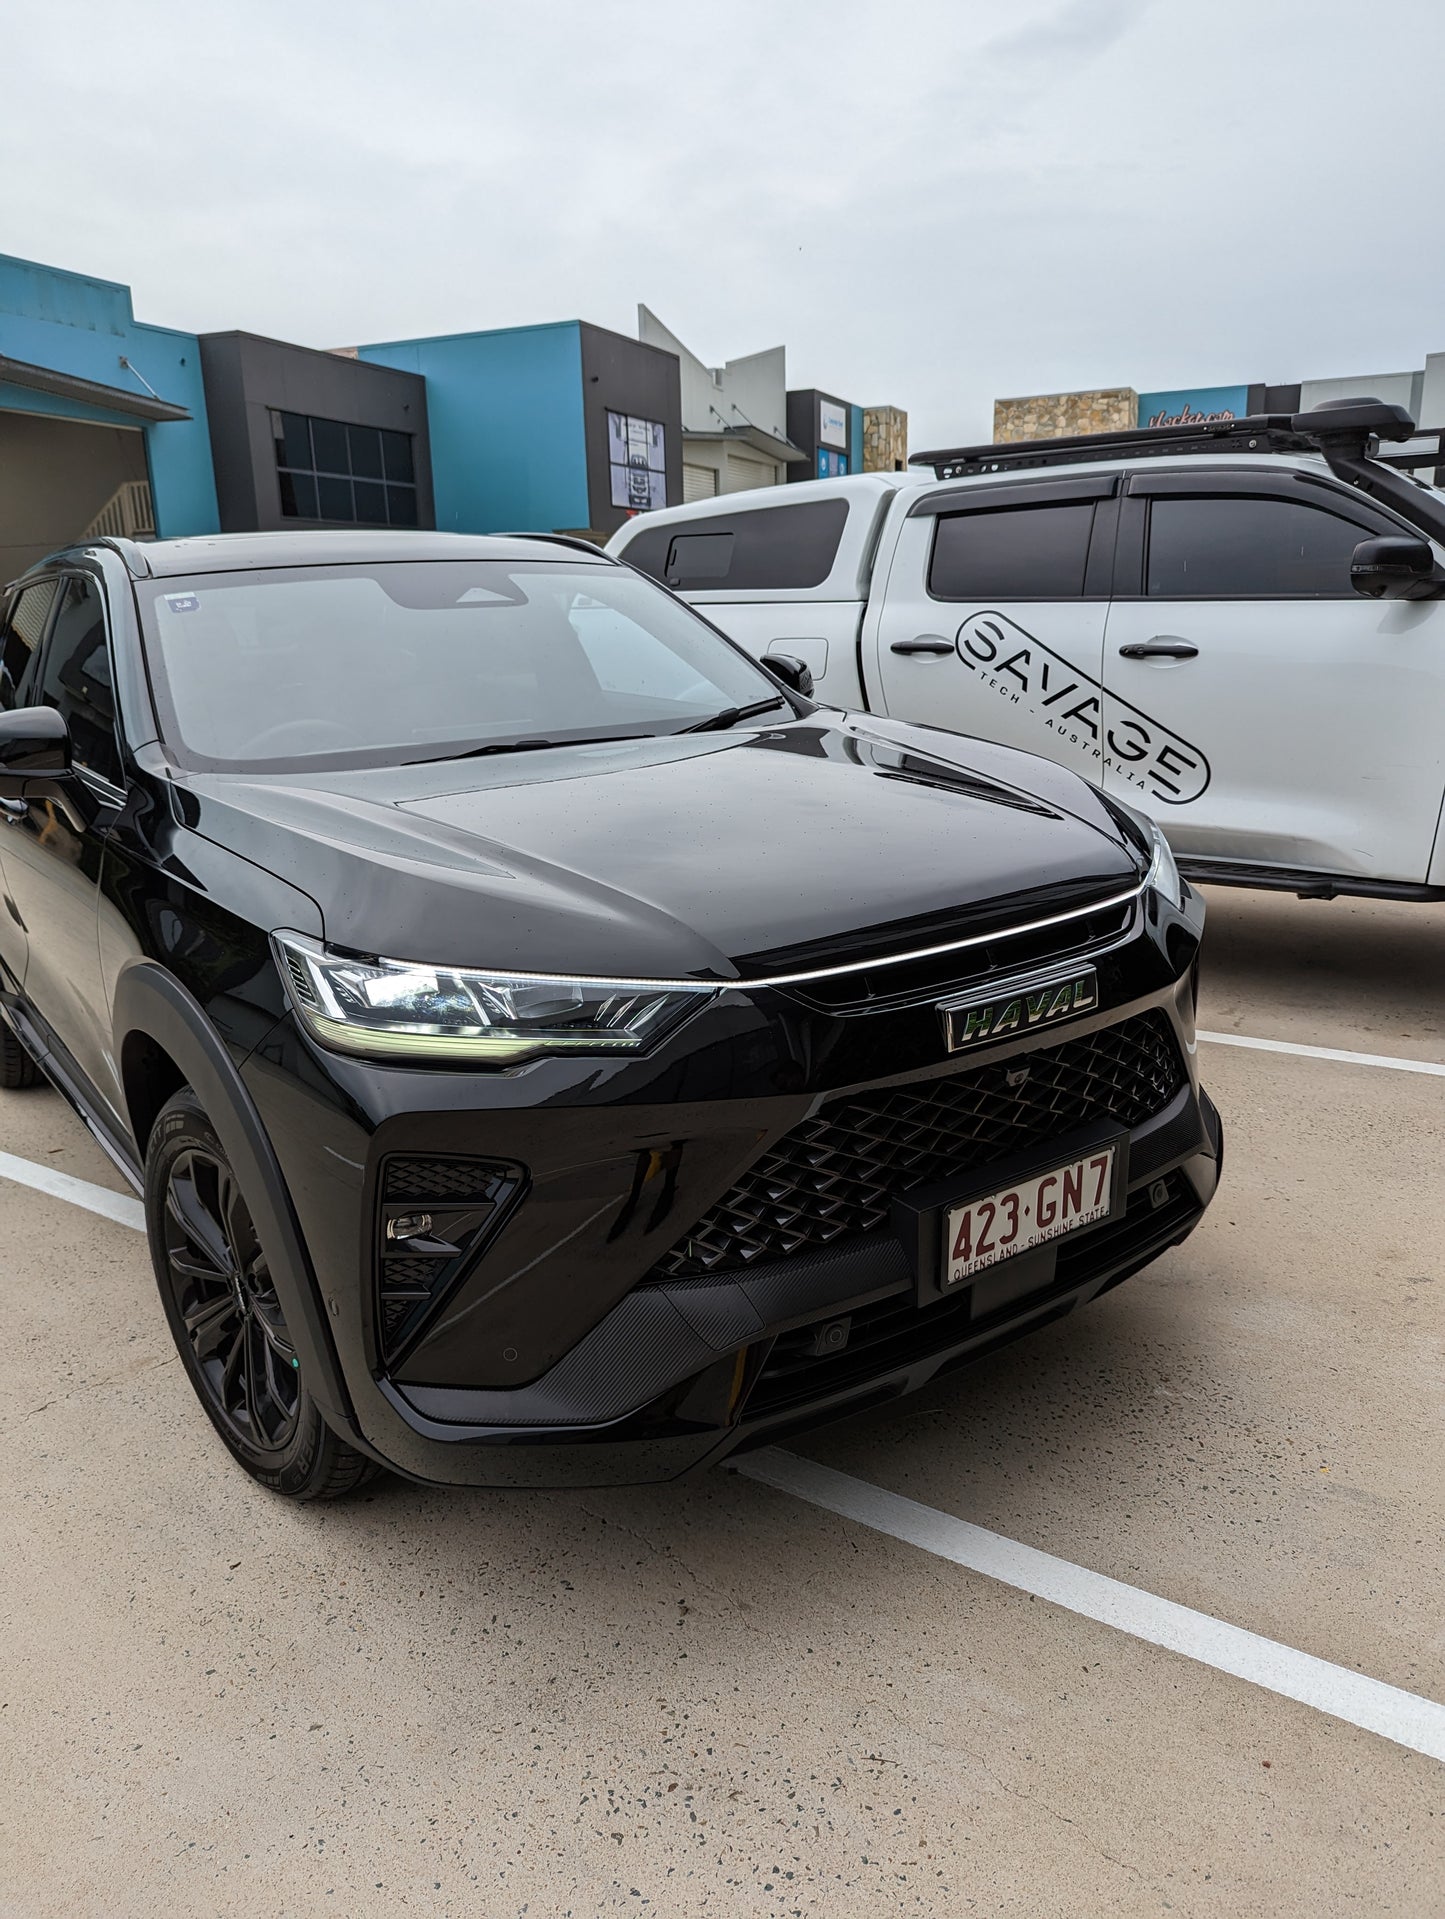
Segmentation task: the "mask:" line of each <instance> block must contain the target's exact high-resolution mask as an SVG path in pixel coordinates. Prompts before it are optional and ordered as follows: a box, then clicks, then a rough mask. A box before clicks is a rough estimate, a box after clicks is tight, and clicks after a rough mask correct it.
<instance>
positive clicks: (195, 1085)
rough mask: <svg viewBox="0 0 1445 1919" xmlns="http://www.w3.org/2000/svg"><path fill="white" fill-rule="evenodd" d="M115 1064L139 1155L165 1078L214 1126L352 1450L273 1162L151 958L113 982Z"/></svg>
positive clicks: (346, 1405)
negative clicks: (191, 1096)
mask: <svg viewBox="0 0 1445 1919" xmlns="http://www.w3.org/2000/svg"><path fill="white" fill-rule="evenodd" d="M113 1019H114V1031H115V1035H116V1047H115V1057H116V1058H117V1059H118V1060H119V1061H121V1065H122V1073H123V1074H124V1072H125V1063H126V1061H127V1059H129V1060H130V1062H131V1064H132V1066H133V1067H134V1069H135V1074H136V1078H135V1082H134V1085H135V1104H134V1105H131V1103H130V1102H131V1098H132V1090H131V1084H130V1082H129V1080H127V1082H126V1099H127V1105H128V1108H129V1115H128V1116H129V1119H130V1123H131V1131H132V1136H133V1138H134V1139H135V1141H136V1145H137V1148H138V1150H139V1152H140V1154H141V1156H142V1158H143V1157H144V1151H145V1141H146V1137H147V1136H148V1134H149V1132H150V1129H151V1127H152V1126H153V1124H154V1122H155V1118H156V1115H157V1113H159V1111H160V1110H161V1107H163V1106H164V1104H165V1102H166V1100H167V1099H168V1098H169V1097H170V1096H171V1093H173V1092H174V1091H175V1090H176V1086H171V1087H170V1088H169V1090H168V1091H166V1092H165V1093H163V1094H162V1095H161V1097H160V1099H159V1100H156V1097H155V1095H156V1092H157V1090H158V1088H159V1087H160V1086H161V1085H163V1084H164V1083H165V1080H166V1077H167V1075H168V1074H169V1073H175V1074H177V1075H178V1076H179V1077H178V1080H177V1085H187V1086H190V1087H191V1089H192V1090H193V1091H194V1093H195V1095H196V1098H197V1099H198V1100H199V1101H200V1103H201V1106H202V1107H203V1109H204V1111H205V1114H206V1117H207V1118H208V1119H209V1121H210V1123H211V1125H212V1126H214V1128H215V1129H216V1133H217V1136H218V1137H219V1139H220V1141H221V1143H222V1145H223V1146H224V1147H225V1150H226V1156H227V1158H228V1159H229V1160H230V1163H231V1165H232V1166H233V1167H234V1168H235V1170H236V1174H237V1177H238V1178H239V1179H240V1180H241V1182H242V1185H243V1186H244V1188H245V1190H246V1193H247V1195H248V1197H249V1199H250V1202H251V1209H252V1214H253V1216H254V1220H255V1225H256V1231H257V1233H258V1235H259V1237H260V1239H261V1243H262V1245H263V1246H264V1248H265V1252H266V1257H267V1261H268V1263H269V1265H270V1269H271V1272H272V1274H273V1276H274V1279H275V1284H276V1291H277V1294H278V1296H279V1298H280V1301H281V1305H282V1309H283V1311H284V1312H285V1315H286V1321H287V1324H288V1326H289V1327H290V1328H291V1329H292V1335H293V1338H294V1340H295V1344H296V1350H297V1352H298V1353H299V1354H300V1356H301V1362H302V1365H303V1367H304V1369H305V1372H306V1377H307V1380H308V1383H309V1385H310V1389H311V1393H312V1396H313V1397H314V1399H315V1400H316V1403H317V1404H318V1406H319V1407H320V1408H321V1410H322V1412H323V1414H324V1415H325V1417H326V1418H327V1420H328V1421H329V1422H330V1423H331V1424H332V1425H333V1426H334V1427H335V1428H336V1430H337V1431H338V1432H340V1433H342V1434H344V1435H345V1436H346V1437H347V1438H348V1439H349V1440H351V1441H352V1442H353V1443H355V1442H356V1441H357V1439H358V1434H357V1431H356V1422H355V1417H354V1414H353V1412H352V1408H351V1396H350V1394H349V1393H348V1392H347V1390H346V1381H345V1378H344V1376H343V1374H342V1371H341V1364H340V1361H339V1360H338V1358H337V1356H336V1348H335V1345H334V1344H333V1342H332V1338H331V1332H330V1328H329V1327H328V1325H327V1323H326V1315H325V1313H324V1311H323V1309H322V1304H321V1293H320V1288H319V1287H318V1286H317V1284H316V1277H315V1274H314V1273H313V1272H312V1270H311V1261H310V1258H309V1256H308V1254H307V1251H306V1245H305V1241H304V1240H303V1239H302V1236H301V1228H300V1225H299V1223H298V1221H297V1218H296V1211H295V1208H294V1206H293V1205H292V1203H291V1195H290V1192H289V1191H288V1189H287V1186H286V1180H285V1177H284V1175H283V1173H282V1171H281V1167H280V1163H279V1162H278V1160H277V1158H276V1154H275V1151H274V1149H273V1147H272V1145H271V1141H270V1138H269V1137H268V1135H267V1133H266V1129H265V1127H264V1126H263V1125H262V1123H261V1116H260V1114H259V1113H258V1112H257V1111H256V1107H255V1103H254V1101H253V1100H252V1098H251V1095H250V1093H249V1092H248V1091H247V1089H246V1085H245V1082H244V1081H243V1080H242V1078H241V1075H240V1073H239V1072H238V1071H237V1069H236V1065H235V1062H234V1061H233V1060H232V1058H231V1055H230V1053H229V1052H228V1051H227V1049H226V1046H225V1043H224V1041H223V1040H222V1039H221V1036H220V1034H219V1033H218V1032H217V1031H216V1029H215V1027H214V1026H213V1025H212V1024H211V1022H210V1021H209V1020H208V1019H207V1018H206V1015H205V1012H204V1010H203V1008H202V1007H201V1005H200V1004H199V1002H198V1001H197V1000H196V999H195V998H193V996H192V995H191V994H190V993H188V992H187V991H186V989H185V987H184V986H182V985H181V983H180V981H179V980H178V979H176V977H175V976H174V974H172V973H168V972H167V971H166V970H165V968H164V967H162V966H158V965H156V964H155V963H154V961H151V960H133V961H132V962H131V963H130V964H129V965H128V966H126V967H125V968H124V969H123V970H122V972H121V974H120V977H119V979H118V980H117V981H116V989H115V1004H114V1009H113Z"/></svg>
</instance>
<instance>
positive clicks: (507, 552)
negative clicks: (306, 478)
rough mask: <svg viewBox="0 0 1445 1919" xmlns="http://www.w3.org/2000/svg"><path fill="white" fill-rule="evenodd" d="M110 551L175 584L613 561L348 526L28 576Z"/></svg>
mask: <svg viewBox="0 0 1445 1919" xmlns="http://www.w3.org/2000/svg"><path fill="white" fill-rule="evenodd" d="M97 549H100V550H104V549H109V550H110V551H111V552H114V553H118V554H119V555H120V557H121V558H122V559H123V560H124V561H125V564H126V566H127V568H128V569H129V571H130V574H131V577H132V578H133V579H137V580H144V579H158V580H164V579H174V578H176V577H177V576H178V575H181V574H190V573H241V572H249V571H250V570H251V569H252V568H257V569H259V568H263V567H264V568H273V567H286V566H366V565H377V564H381V563H384V562H387V561H404V560H413V561H414V560H537V559H555V560H567V561H569V562H580V563H582V564H583V565H585V564H587V562H588V561H589V559H590V560H591V561H592V562H593V563H594V564H596V565H598V566H609V565H612V564H613V562H612V561H611V560H609V558H608V556H607V555H606V554H605V553H604V552H603V551H602V549H601V548H600V547H598V546H593V545H592V544H591V542H590V541H584V540H572V539H567V538H565V537H562V538H553V537H552V536H551V535H549V534H545V533H543V534H526V533H518V534H491V533H487V534H482V533H428V532H411V531H406V532H403V531H402V530H401V529H399V528H397V529H389V528H385V527H382V528H370V529H368V528H363V527H356V528H350V527H347V528H344V529H338V530H336V531H304V532H303V531H299V530H298V531H297V532H294V533H206V534H197V535H194V536H192V537H191V538H188V539H180V540H144V541H142V540H122V539H103V540H87V541H84V542H81V543H79V544H77V545H75V546H70V547H63V548H61V549H60V550H59V551H58V552H55V553H51V554H48V555H47V556H46V557H45V559H43V560H40V561H38V562H37V563H36V565H35V566H34V567H32V568H30V569H28V571H30V572H40V571H42V570H43V569H44V568H46V567H53V566H55V565H56V564H58V563H63V562H64V561H65V560H67V559H75V558H79V557H80V556H81V555H82V554H85V553H94V552H95V551H97Z"/></svg>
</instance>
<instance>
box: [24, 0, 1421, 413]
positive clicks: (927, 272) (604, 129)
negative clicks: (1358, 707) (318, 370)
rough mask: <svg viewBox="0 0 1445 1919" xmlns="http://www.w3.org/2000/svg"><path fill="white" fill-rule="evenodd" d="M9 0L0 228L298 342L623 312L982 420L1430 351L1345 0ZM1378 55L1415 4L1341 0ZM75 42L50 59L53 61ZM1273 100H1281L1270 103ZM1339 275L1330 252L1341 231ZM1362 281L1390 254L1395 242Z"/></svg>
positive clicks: (165, 318)
mask: <svg viewBox="0 0 1445 1919" xmlns="http://www.w3.org/2000/svg"><path fill="white" fill-rule="evenodd" d="M1006 19H1007V25H1006V26H1005V27H1003V28H1002V30H1001V29H1000V26H999V20H1000V10H999V9H998V8H997V7H996V6H993V5H984V4H978V3H975V0H902V3H901V4H900V3H899V0H895V4H893V5H892V6H889V7H879V6H877V5H876V4H873V3H872V0H788V4H787V5H785V6H780V5H779V4H777V0H691V4H688V5H686V6H678V5H677V4H676V3H675V0H629V4H628V5H626V6H616V5H614V6H611V7H598V6H596V5H595V4H594V3H593V0H531V4H529V5H528V6H527V7H525V8H517V7H515V6H513V5H511V4H510V3H509V0H413V4H412V5H410V6H409V7H406V8H398V7H396V6H394V5H390V4H385V5H384V4H382V0H347V4H345V5H342V4H340V0H310V4H307V5H302V6H298V5H296V4H295V0H247V4H246V5H245V6H244V7H230V8H221V7H215V6H213V7H198V6H196V5H195V3H194V0H132V4H131V6H130V9H129V11H128V12H127V14H126V19H125V28H124V31H122V32H117V31H116V28H115V16H114V13H113V9H111V8H110V7H109V6H108V5H105V4H102V3H101V0H48V4H47V6H46V7H45V8H43V9H41V8H28V9H25V10H23V11H22V10H19V9H12V10H11V14H10V17H9V18H8V19H7V23H6V106H5V112H4V114H3V116H0V236H3V237H0V244H3V245H5V246H6V247H7V248H8V250H10V251H12V252H17V253H20V254H24V255H29V256H31V257H35V258H42V259H49V260H51V261H53V262H54V263H55V264H58V265H63V266H69V267H74V268H77V269H79V270H81V271H88V272H93V273H97V274H100V275H102V276H105V277H109V278H112V279H119V280H125V281H128V282H130V283H131V284H132V286H133V288H134V293H135V300H136V310H137V312H138V313H139V314H140V316H141V317H142V318H146V319H151V320H156V321H159V322H162V323H165V324H170V325H176V326H186V327H196V328H201V329H205V328H212V327H232V326H242V327H250V328H253V329H255V330H256V331H258V332H264V333H269V334H274V335H278V336H280V337H281V338H291V339H297V340H300V341H303V342H305V343H307V344H312V345H322V346H325V345H334V344H339V343H349V342H355V341H358V340H367V339H389V338H397V337H400V336H403V335H406V334H410V333H433V332H445V331H454V330H460V329H463V328H467V327H474V326H475V327H485V326H501V325H509V324H516V323H520V322H525V321H532V320H547V319H559V318H568V317H573V316H581V317H583V318H587V319H591V320H595V321H597V322H598V323H599V324H601V325H605V326H613V327H616V328H618V329H620V330H623V331H628V332H630V331H631V330H632V329H633V326H634V315H635V311H636V304H637V302H638V300H644V301H646V302H647V304H648V305H649V306H651V307H653V308H654V309H655V310H656V311H658V312H660V313H662V314H663V315H664V316H666V318H667V320H668V323H669V324H670V325H672V326H674V327H676V328H677V329H678V331H679V332H680V334H681V335H682V337H683V338H684V339H686V340H688V341H689V343H690V344H692V345H693V346H694V347H695V348H696V350H697V351H698V352H699V353H701V354H702V355H703V357H704V358H705V359H708V360H710V361H717V360H721V359H725V358H728V357H730V356H735V355H737V354H741V353H746V352H750V351H753V350H756V349H758V348H761V347H765V346H770V345H773V344H775V343H777V342H779V341H781V342H785V343H786V345H787V347H788V352H789V372H790V377H791V378H792V380H793V381H794V383H795V384H798V385H815V384H816V385H819V386H824V387H828V388H831V389H832V390H834V391H837V392H841V393H842V394H844V395H845V396H847V397H850V398H854V399H857V400H859V401H863V402H870V401H875V400H889V401H893V402H895V403H897V404H899V405H902V406H905V407H907V408H908V409H909V411H910V414H911V416H912V424H913V429H914V437H915V442H916V443H917V444H925V443H943V442H947V441H959V440H966V439H971V438H978V437H981V436H982V435H983V434H985V433H986V432H987V431H988V427H989V421H990V407H991V402H992V400H993V398H994V397H995V396H996V395H999V394H1004V393H1018V392H1029V391H1040V390H1049V389H1051V388H1054V387H1068V386H1087V385H1094V384H1114V383H1127V384H1132V385H1135V386H1138V387H1141V388H1152V387H1171V386H1178V385H1183V384H1186V383H1188V382H1190V381H1214V380H1219V381H1237V380H1250V379H1267V380H1272V381H1279V380H1286V379H1291V378H1299V377H1301V376H1302V375H1303V376H1308V375H1312V374H1327V373H1332V372H1341V373H1343V372H1349V371H1351V370H1358V371H1360V372H1365V371H1368V370H1369V369H1371V368H1372V367H1377V366H1378V367H1383V366H1390V365H1396V364H1398V365H1406V366H1412V365H1419V364H1420V363H1421V359H1422V356H1423V355H1424V353H1425V352H1427V351H1429V350H1431V349H1434V348H1445V333H1442V332H1441V331H1440V330H1439V323H1438V319H1437V316H1438V315H1439V314H1440V313H1441V312H1442V311H1445V255H1442V254H1441V251H1440V250H1439V249H1430V248H1428V247H1421V246H1420V245H1419V242H1418V237H1417V235H1416V232H1415V226H1416V224H1417V219H1418V215H1417V211H1416V210H1417V208H1418V207H1419V206H1420V205H1421V204H1428V203H1429V201H1430V199H1431V197H1432V195H1433V193H1434V190H1435V188H1436V187H1437V186H1438V184H1439V181H1440V177H1441V171H1442V169H1441V163H1440V161H1439V160H1438V158H1437V156H1436V153H1435V147H1436V145H1437V142H1436V140H1435V137H1434V133H1433V128H1432V124H1431V121H1430V117H1429V115H1428V114H1426V113H1420V114H1411V115H1401V116H1398V117H1397V118H1396V120H1395V122H1394V123H1393V124H1392V126H1391V129H1390V132H1389V136H1388V140H1384V139H1380V140H1376V141H1372V142H1370V143H1362V142H1360V141H1342V140H1338V139H1334V138H1332V137H1331V136H1330V129H1332V128H1337V127H1338V126H1340V125H1342V124H1352V123H1354V122H1357V121H1359V120H1360V118H1361V116H1362V115H1367V114H1368V113H1369V111H1370V107H1369V103H1368V101H1362V100H1361V97H1360V94H1359V86H1358V81H1357V79H1356V74H1355V68H1356V62H1355V59H1354V56H1355V54H1356V53H1357V50H1358V44H1359V43H1358V31H1359V29H1358V17H1357V13H1356V9H1355V7H1354V5H1353V3H1352V0H1276V4H1274V5H1273V6H1271V7H1268V8H1260V7H1259V6H1258V5H1257V4H1254V0H1212V3H1211V5H1209V6H1208V7H1200V6H1192V7H1186V6H1181V5H1178V4H1173V5H1159V4H1144V3H1142V0H1065V3H1064V4H1060V0H1012V4H1011V6H1010V9H1009V12H1008V14H1007V16H1006ZM1372 19H1373V20H1374V21H1375V23H1376V27H1377V30H1378V31H1379V32H1380V33H1381V34H1382V35H1383V34H1388V36H1389V39H1390V43H1391V45H1393V46H1395V47H1397V48H1403V49H1406V50H1407V51H1408V58H1409V63H1410V66H1411V68H1412V69H1413V70H1418V71H1429V70H1431V69H1432V66H1433V65H1434V64H1436V63H1438V60H1439V56H1440V55H1441V53H1442V52H1445V9H1441V8H1439V7H1438V6H1436V5H1434V4H1431V3H1430V0H1377V4H1376V7H1375V10H1374V13H1373V15H1372ZM78 47H79V48H91V49H96V48H101V47H103V48H104V59H103V60H101V59H76V58H75V57H74V51H73V50H74V49H76V48H78ZM1290 101H1296V102H1298V103H1299V104H1298V105H1297V106H1296V107H1295V108H1293V109H1292V110H1286V108H1287V106H1288V103H1289V102H1290ZM1360 233H1367V234H1368V235H1369V236H1370V245H1369V250H1368V257H1366V258H1362V259H1360V260H1358V261H1357V262H1356V261H1349V262H1346V264H1345V265H1343V266H1342V264H1341V255H1342V246H1343V245H1344V236H1357V235H1359V234H1360ZM1396 263H1397V264H1396Z"/></svg>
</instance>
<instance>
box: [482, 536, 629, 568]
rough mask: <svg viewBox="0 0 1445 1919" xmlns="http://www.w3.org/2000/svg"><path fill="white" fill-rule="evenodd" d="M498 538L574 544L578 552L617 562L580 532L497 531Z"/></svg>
mask: <svg viewBox="0 0 1445 1919" xmlns="http://www.w3.org/2000/svg"><path fill="white" fill-rule="evenodd" d="M494 537H495V538H496V539H499V540H545V541H547V542H548V544H549V545H551V546H575V547H576V549H577V551H578V552H579V553H590V554H591V555H592V557H593V559H594V560H606V562H607V564H608V565H609V566H617V565H618V564H619V562H618V561H617V560H615V559H614V558H613V556H612V555H611V554H610V553H608V552H607V551H606V550H605V549H604V548H602V547H600V546H599V545H598V544H597V542H596V541H595V540H584V539H583V538H582V536H581V534H580V533H498V534H496V535H494Z"/></svg>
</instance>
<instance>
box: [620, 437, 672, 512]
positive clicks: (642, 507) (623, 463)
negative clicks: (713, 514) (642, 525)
mask: <svg viewBox="0 0 1445 1919" xmlns="http://www.w3.org/2000/svg"><path fill="white" fill-rule="evenodd" d="M607 466H608V471H609V473H610V475H611V479H612V504H613V505H614V506H620V507H624V508H626V509H628V510H629V511H630V512H633V513H645V512H646V511H647V510H648V508H649V507H653V506H666V505H667V436H666V434H665V433H664V431H663V427H662V422H661V420H639V419H637V418H636V417H635V416H634V415H633V414H631V413H612V412H609V413H608V415H607Z"/></svg>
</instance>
